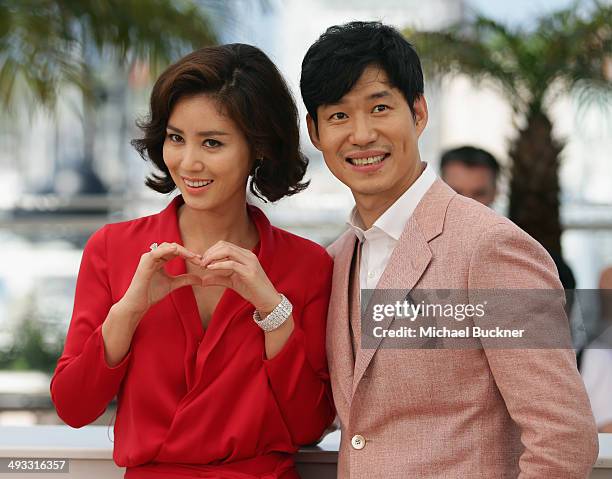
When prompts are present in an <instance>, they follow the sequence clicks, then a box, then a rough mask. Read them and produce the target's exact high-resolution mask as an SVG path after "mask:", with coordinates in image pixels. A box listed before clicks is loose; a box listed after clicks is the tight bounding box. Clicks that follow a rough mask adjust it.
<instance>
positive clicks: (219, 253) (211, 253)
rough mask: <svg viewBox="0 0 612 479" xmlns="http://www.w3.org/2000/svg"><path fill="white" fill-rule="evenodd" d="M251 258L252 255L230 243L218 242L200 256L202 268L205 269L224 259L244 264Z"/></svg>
mask: <svg viewBox="0 0 612 479" xmlns="http://www.w3.org/2000/svg"><path fill="white" fill-rule="evenodd" d="M251 256H253V254H252V253H251V252H250V251H249V250H245V249H244V248H241V247H239V246H236V245H234V244H232V243H227V242H225V241H220V242H218V243H216V244H215V245H214V246H211V247H210V248H209V249H208V250H207V251H206V252H205V253H204V254H203V255H202V260H201V264H202V266H203V267H206V266H208V265H209V264H210V263H212V262H214V261H219V260H224V259H226V258H229V259H232V260H234V261H237V262H239V263H242V264H246V263H248V262H249V261H251V260H252V258H251Z"/></svg>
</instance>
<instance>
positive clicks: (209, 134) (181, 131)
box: [166, 124, 229, 136]
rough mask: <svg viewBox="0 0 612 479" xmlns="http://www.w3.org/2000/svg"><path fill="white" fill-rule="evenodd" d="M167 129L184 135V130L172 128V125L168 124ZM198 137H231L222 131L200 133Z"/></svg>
mask: <svg viewBox="0 0 612 479" xmlns="http://www.w3.org/2000/svg"><path fill="white" fill-rule="evenodd" d="M166 128H167V129H168V130H172V131H175V132H176V133H179V134H180V135H183V134H184V132H183V130H181V129H180V128H177V127H175V126H172V125H170V124H168V125H167V126H166ZM196 135H198V136H223V135H229V133H227V132H225V131H221V130H206V131H198V132H197V133H196Z"/></svg>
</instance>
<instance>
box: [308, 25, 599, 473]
mask: <svg viewBox="0 0 612 479" xmlns="http://www.w3.org/2000/svg"><path fill="white" fill-rule="evenodd" d="M300 87H301V92H302V97H303V99H304V103H305V105H306V109H307V110H308V115H307V123H308V129H309V133H310V137H311V140H312V142H313V144H314V145H315V147H316V148H317V149H319V150H320V151H321V152H322V153H323V156H324V159H325V162H326V164H327V166H328V168H329V169H330V171H331V172H332V174H333V175H334V176H336V177H337V178H338V179H339V180H340V181H341V182H342V183H344V184H345V185H347V186H348V187H349V188H350V189H351V191H352V194H353V196H354V198H355V203H356V205H355V208H354V209H353V212H352V214H351V216H350V220H349V228H348V230H347V231H346V232H345V233H344V234H343V235H342V236H340V238H338V239H337V240H336V241H335V242H334V243H333V244H332V245H331V246H330V247H329V251H330V253H331V254H332V256H333V257H334V262H335V264H334V280H333V287H332V293H331V301H330V306H329V316H328V323H327V324H328V325H327V354H328V359H329V367H330V374H331V379H332V387H333V394H334V400H335V403H336V407H337V411H338V417H339V420H340V423H341V428H342V440H341V445H340V454H339V464H338V475H339V477H341V478H348V477H351V478H354V479H358V478H364V479H370V478H385V479H390V478H419V479H423V478H444V479H451V478H462V479H465V478H516V477H519V478H524V479H527V478H538V479H542V478H584V477H587V476H588V475H589V472H590V470H591V468H592V465H593V464H594V462H595V460H596V458H597V453H598V442H597V432H596V429H595V424H594V421H593V416H592V412H591V408H590V405H589V400H588V398H587V395H586V393H585V389H584V385H583V383H582V381H581V379H580V376H579V374H578V371H577V368H576V362H575V358H574V353H573V351H572V350H571V346H568V347H566V348H554V349H553V348H539V349H535V348H534V349H513V348H487V347H482V348H472V349H457V348H455V349H424V348H421V349H401V348H384V347H382V346H381V344H382V343H384V341H379V343H378V344H377V345H375V346H374V347H370V348H364V347H362V344H361V341H362V340H363V336H361V327H362V326H361V325H362V324H363V323H361V318H360V296H361V291H362V290H364V289H377V290H384V289H389V290H390V289H398V290H405V291H411V290H417V289H422V290H423V289H441V288H444V289H448V290H463V291H472V290H479V289H490V290H503V289H524V290H537V289H546V290H549V291H553V292H554V290H555V289H556V290H560V289H561V285H560V283H559V279H558V275H557V272H556V269H555V266H554V264H553V262H552V260H551V258H550V256H549V255H548V254H547V253H546V251H545V250H544V249H543V248H542V247H541V246H540V245H539V244H538V243H537V242H536V241H535V240H534V239H533V238H531V237H530V236H529V235H527V234H526V233H525V232H523V231H522V230H521V229H519V228H518V227H517V226H516V225H514V224H513V223H512V222H511V221H509V220H507V219H505V218H503V217H502V216H500V215H498V214H496V213H495V212H494V211H492V210H490V209H489V208H487V207H485V206H483V205H481V204H479V203H477V202H476V201H473V200H471V199H469V198H465V197H463V196H460V195H458V194H457V193H455V192H454V191H453V190H452V189H451V188H450V187H448V186H447V185H446V184H445V183H444V182H443V181H442V180H440V179H439V178H437V176H436V174H435V173H434V171H433V169H432V167H431V165H427V164H426V163H425V162H423V161H421V158H420V155H419V149H418V139H419V137H420V135H421V133H422V132H423V130H424V128H425V125H426V123H427V105H426V102H425V98H424V96H423V75H422V70H421V66H420V61H419V58H418V56H417V54H416V52H415V50H414V48H413V47H412V46H411V45H410V44H409V43H408V42H407V41H406V40H405V39H404V38H403V37H402V36H401V35H400V34H399V33H398V32H397V31H396V30H395V29H393V28H391V27H389V26H386V25H383V24H380V23H378V22H352V23H349V24H346V25H342V26H334V27H331V28H329V29H328V30H327V31H326V32H325V33H324V34H323V35H321V37H320V38H319V39H318V40H317V41H316V42H315V43H314V44H313V45H312V46H311V47H310V49H309V50H308V52H307V54H306V56H305V58H304V60H303V63H302V76H301V82H300ZM467 107H469V105H467ZM547 313H549V315H552V316H553V317H558V318H559V322H558V323H559V324H558V327H559V328H560V329H559V334H560V335H564V334H567V335H568V337H569V327H568V322H567V318H566V317H565V313H564V311H563V301H559V302H556V303H551V308H550V310H549V311H547ZM519 319H521V320H524V321H529V320H530V319H531V318H519ZM387 327H389V324H387ZM483 344H484V343H483Z"/></svg>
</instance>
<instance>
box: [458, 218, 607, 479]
mask: <svg viewBox="0 0 612 479" xmlns="http://www.w3.org/2000/svg"><path fill="white" fill-rule="evenodd" d="M512 288H521V289H525V290H527V289H562V286H561V283H560V282H559V279H558V275H557V273H556V268H555V265H554V263H553V261H552V259H551V258H550V256H549V255H548V253H547V252H546V251H545V250H544V248H543V247H542V246H541V245H540V244H539V243H537V242H536V241H535V240H534V239H533V238H531V237H530V236H529V235H527V234H526V233H525V232H523V231H522V230H520V229H519V228H517V227H516V226H515V225H513V224H511V223H501V224H497V225H495V226H493V227H492V228H489V229H488V230H487V231H486V232H485V233H484V234H483V235H482V236H481V238H480V240H479V242H478V245H477V247H476V248H475V250H474V252H473V255H472V258H471V262H470V273H469V289H499V290H503V289H512ZM550 307H551V308H554V309H555V310H556V311H550V313H551V314H552V315H553V316H552V317H554V318H559V321H558V327H559V328H567V334H568V335H569V324H568V321H567V317H566V315H565V310H564V303H563V302H562V301H559V302H557V303H556V304H551V305H550ZM526 320H528V318H526ZM565 333H566V331H564V330H561V334H565ZM483 347H484V352H485V354H486V357H487V360H488V362H489V365H490V368H491V373H492V375H493V378H494V380H495V383H496V384H497V387H498V389H499V391H500V393H501V395H502V397H503V399H504V401H505V403H506V406H507V408H508V412H509V414H510V416H511V417H512V419H513V420H514V421H515V422H516V423H517V424H518V426H519V427H520V429H521V442H522V443H523V445H524V451H523V452H522V455H521V457H520V459H519V467H520V474H519V478H521V479H527V478H542V477H566V478H584V477H587V476H588V475H589V472H590V471H591V468H592V466H593V464H594V463H595V461H596V459H597V454H598V436H597V430H596V428H595V422H594V420H593V414H592V412H591V407H590V404H589V399H588V397H587V394H586V391H585V387H584V384H583V382H582V380H581V378H580V375H579V373H578V370H577V367H576V359H575V353H574V351H573V350H572V349H544V348H542V349H493V348H489V349H488V348H487V346H486V344H484V343H483Z"/></svg>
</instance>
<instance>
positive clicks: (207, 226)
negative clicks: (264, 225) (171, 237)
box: [178, 203, 259, 254]
mask: <svg viewBox="0 0 612 479" xmlns="http://www.w3.org/2000/svg"><path fill="white" fill-rule="evenodd" d="M178 219H179V230H180V232H181V237H182V239H183V243H184V245H185V247H187V248H188V249H191V250H192V251H193V252H194V253H198V254H203V253H204V252H205V251H206V250H207V249H208V248H210V247H211V246H212V245H214V244H215V243H217V242H218V241H227V242H228V243H233V244H235V245H237V246H240V247H241V248H246V249H252V248H253V247H254V246H255V244H257V241H258V239H259V238H258V233H257V228H256V226H255V224H254V223H253V222H252V221H251V219H250V217H249V214H248V212H247V208H246V204H244V203H243V204H242V207H235V208H228V209H226V210H224V211H222V212H211V211H198V210H195V209H193V208H190V207H189V206H188V205H186V204H183V205H182V206H181V207H180V209H179V211H178Z"/></svg>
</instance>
